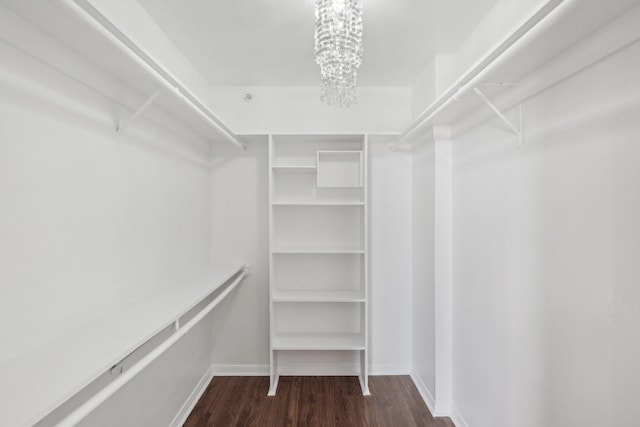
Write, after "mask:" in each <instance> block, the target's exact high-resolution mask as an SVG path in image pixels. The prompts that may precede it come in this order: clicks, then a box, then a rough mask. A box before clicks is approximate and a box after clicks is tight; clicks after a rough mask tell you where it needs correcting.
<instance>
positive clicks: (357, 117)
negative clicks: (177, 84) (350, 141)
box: [211, 86, 411, 134]
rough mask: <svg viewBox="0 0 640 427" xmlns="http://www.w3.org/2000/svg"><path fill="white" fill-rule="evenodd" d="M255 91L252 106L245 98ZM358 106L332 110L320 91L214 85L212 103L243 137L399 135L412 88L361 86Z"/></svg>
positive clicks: (409, 111)
mask: <svg viewBox="0 0 640 427" xmlns="http://www.w3.org/2000/svg"><path fill="white" fill-rule="evenodd" d="M246 93H251V94H252V95H253V99H252V100H251V102H245V101H244V95H245V94H246ZM356 93H357V96H358V102H357V104H354V105H352V106H351V107H349V108H346V109H345V108H337V107H329V106H327V105H325V104H323V103H322V102H321V101H320V89H319V88H318V87H219V86H216V87H212V88H211V103H212V105H213V106H214V107H213V108H214V110H215V111H216V112H217V113H218V114H220V116H221V117H222V118H224V120H225V121H226V122H227V123H228V124H229V126H230V127H231V128H232V129H233V130H234V131H235V132H236V133H238V134H255V133H258V134H267V133H272V134H278V133H299V134H304V133H309V132H315V133H346V132H351V133H382V132H399V131H401V130H402V128H403V127H404V126H406V124H407V122H408V120H409V118H410V116H411V88H408V87H358V88H357V90H356Z"/></svg>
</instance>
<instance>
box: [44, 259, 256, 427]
mask: <svg viewBox="0 0 640 427" xmlns="http://www.w3.org/2000/svg"><path fill="white" fill-rule="evenodd" d="M248 274H249V272H248V270H247V268H246V267H245V268H244V269H243V270H242V273H240V275H239V276H238V277H237V278H236V279H235V280H234V281H233V282H232V283H231V284H230V285H229V286H227V288H226V289H225V290H224V291H222V293H220V295H218V296H217V297H216V298H215V299H214V300H213V301H211V302H210V303H209V304H208V305H207V306H206V307H205V308H204V309H202V311H200V312H199V313H198V314H197V315H195V316H194V317H193V318H192V319H191V320H189V321H188V322H187V323H186V324H184V325H180V327H179V329H177V330H176V332H174V334H173V335H171V336H170V337H169V338H167V340H166V341H164V342H163V343H162V344H160V345H159V346H158V347H156V348H154V349H153V350H152V351H150V352H149V354H147V355H146V356H144V357H143V358H142V359H140V360H139V361H138V362H137V363H136V364H134V365H133V366H131V367H130V368H129V369H127V370H126V371H125V372H124V373H123V374H121V375H120V376H119V377H117V378H116V379H115V380H113V382H111V383H109V384H108V385H107V386H106V387H105V388H103V389H102V390H100V391H99V392H97V393H96V394H94V395H93V396H92V397H91V398H90V399H89V400H87V401H86V402H84V403H83V404H82V405H81V406H79V407H78V408H76V409H75V410H74V411H73V412H71V413H70V414H69V415H67V416H66V417H65V418H64V419H62V420H61V421H60V422H59V423H58V424H56V427H72V426H75V425H76V424H78V423H79V422H80V421H82V420H83V419H85V418H86V417H87V416H88V415H89V414H90V413H91V412H93V411H94V410H95V409H96V408H97V407H98V406H100V405H101V404H102V403H104V402H105V401H106V400H107V399H109V398H110V397H111V396H112V395H113V394H114V393H115V392H117V391H118V390H120V388H122V387H123V386H124V385H125V384H127V383H128V382H129V381H131V380H132V379H133V378H134V377H135V376H136V375H138V374H139V373H140V372H141V371H142V370H143V369H145V368H146V367H147V366H149V365H150V364H151V363H153V362H154V361H155V360H156V359H157V358H158V357H160V356H161V355H162V354H163V353H164V352H165V351H167V350H168V349H169V348H171V347H172V346H173V345H174V344H175V343H176V342H178V340H179V339H180V338H182V337H183V336H184V335H186V334H187V333H188V332H189V331H190V330H191V329H192V328H193V327H194V326H196V325H197V324H198V323H199V322H200V321H201V320H202V319H203V318H204V317H205V316H206V315H207V314H209V312H211V310H213V309H214V308H215V307H216V306H217V305H218V304H219V303H220V302H221V301H222V300H223V299H224V298H225V297H226V296H227V295H229V294H230V293H231V291H233V290H234V289H235V287H236V286H238V284H239V283H240V282H241V281H242V280H243V279H244V278H245V277H246V276H247V275H248Z"/></svg>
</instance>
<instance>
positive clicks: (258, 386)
mask: <svg viewBox="0 0 640 427" xmlns="http://www.w3.org/2000/svg"><path fill="white" fill-rule="evenodd" d="M369 388H370V390H371V396H366V397H365V396H362V392H361V391H360V384H359V382H358V379H357V377H280V383H279V384H278V393H277V395H276V396H275V397H267V390H268V389H269V378H268V377H216V378H214V379H213V381H212V382H211V384H209V387H208V388H207V390H206V391H205V393H204V394H203V395H202V397H201V398H200V400H199V401H198V403H197V404H196V406H195V408H194V409H193V412H192V413H191V415H190V416H189V418H188V419H187V422H186V423H185V424H184V426H185V427H205V426H221V427H232V426H256V427H271V426H275V427H279V426H301V427H302V426H304V427H312V426H323V427H326V426H340V427H342V426H393V427H410V426H423V427H454V425H453V423H452V422H451V420H450V419H448V418H437V419H436V418H433V417H432V416H431V414H430V413H429V410H428V409H427V406H426V405H425V404H424V402H423V401H422V398H421V397H420V394H419V393H418V390H417V389H416V387H415V385H414V384H413V381H412V380H411V378H410V377H408V376H380V377H370V378H369Z"/></svg>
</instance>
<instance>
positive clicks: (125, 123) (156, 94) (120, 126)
mask: <svg viewBox="0 0 640 427" xmlns="http://www.w3.org/2000/svg"><path fill="white" fill-rule="evenodd" d="M161 93H162V89H158V90H157V91H155V92H154V93H153V94H152V95H151V96H150V97H149V98H148V99H147V100H146V101H145V102H144V104H142V105H141V106H140V107H138V109H137V110H136V111H134V112H133V114H132V115H131V116H129V117H128V118H127V119H126V120H124V121H123V122H122V123H118V125H117V126H116V132H117V133H122V132H124V130H125V129H126V128H127V127H129V125H131V123H133V122H134V120H135V119H137V118H138V116H139V115H140V114H142V113H143V112H144V110H146V109H147V108H148V107H149V106H150V105H151V104H153V102H154V101H155V100H156V99H157V98H158V97H159V96H160V94H161Z"/></svg>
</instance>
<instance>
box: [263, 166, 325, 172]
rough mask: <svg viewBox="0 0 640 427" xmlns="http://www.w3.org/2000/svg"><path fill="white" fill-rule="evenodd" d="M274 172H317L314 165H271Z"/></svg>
mask: <svg viewBox="0 0 640 427" xmlns="http://www.w3.org/2000/svg"><path fill="white" fill-rule="evenodd" d="M271 169H273V170H274V171H276V172H315V171H316V170H318V168H317V167H316V165H312V164H309V165H273V166H271Z"/></svg>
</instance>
